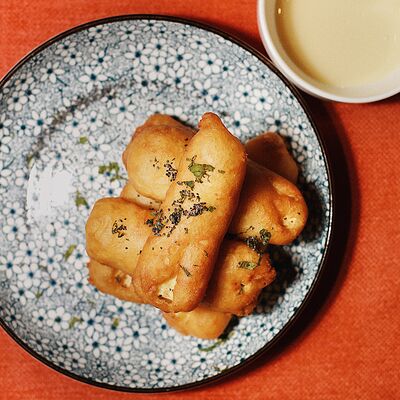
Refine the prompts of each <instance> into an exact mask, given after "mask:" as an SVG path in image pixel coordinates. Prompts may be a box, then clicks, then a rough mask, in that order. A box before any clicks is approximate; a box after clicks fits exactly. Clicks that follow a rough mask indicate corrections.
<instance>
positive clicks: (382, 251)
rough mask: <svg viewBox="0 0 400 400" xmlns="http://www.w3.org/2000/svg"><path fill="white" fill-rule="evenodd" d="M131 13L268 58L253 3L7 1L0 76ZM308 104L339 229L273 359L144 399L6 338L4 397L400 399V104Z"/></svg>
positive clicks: (1, 7) (2, 6) (0, 389)
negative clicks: (196, 30) (207, 29)
mask: <svg viewBox="0 0 400 400" xmlns="http://www.w3.org/2000/svg"><path fill="white" fill-rule="evenodd" d="M125 13H158V14H169V15H177V16H180V17H187V18H192V19H195V20H199V21H202V22H207V23H210V24H212V25H214V26H217V27H219V28H222V29H224V30H226V31H228V32H229V33H232V34H235V35H236V36H238V37H240V38H242V39H244V40H246V41H247V42H248V43H250V44H252V45H253V46H255V47H256V48H257V49H259V50H262V45H261V41H260V39H259V36H258V32H257V23H256V0H245V1H243V0H229V1H221V0H207V1H204V0H202V1H201V0H179V1H168V0H159V1H155V0H154V1H149V0H119V1H111V0H96V1H90V0H68V1H67V0H65V1H61V0H59V1H48V0H34V1H32V0H29V1H28V0H2V1H0V75H1V76H2V75H4V74H5V73H6V72H7V70H8V69H10V68H11V67H12V66H13V64H14V63H16V62H17V61H18V60H19V59H20V58H21V57H22V56H23V55H24V54H26V53H27V52H28V51H30V50H31V49H32V48H33V47H35V46H37V45H38V44H40V43H41V42H43V41H45V40H46V39H48V38H49V37H51V36H53V35H55V34H57V33H59V32H61V31H64V30H65V29H67V28H70V27H72V26H74V25H77V24H79V23H83V22H86V21H89V20H93V19H97V18H102V17H106V16H111V15H118V14H125ZM305 98H306V102H307V103H308V104H309V106H310V108H311V111H312V113H313V115H314V117H315V120H316V123H317V125H318V127H319V129H320V130H321V132H322V135H323V136H324V138H325V139H326V141H327V143H328V152H329V155H330V157H331V159H332V165H333V168H334V170H335V171H336V173H335V175H336V178H337V187H338V206H339V210H338V211H339V213H338V214H339V215H337V218H338V219H337V225H336V227H337V231H336V236H335V239H334V242H333V252H332V254H331V256H330V258H329V263H328V268H327V272H326V273H325V274H324V276H323V278H324V281H323V282H322V284H321V287H320V288H319V290H318V292H317V295H316V297H315V298H313V301H312V302H311V304H310V306H309V307H308V308H307V310H306V313H305V314H304V315H303V316H302V318H301V319H300V320H299V321H298V323H297V324H296V326H295V327H294V329H292V330H291V331H290V332H289V335H288V336H287V337H286V339H285V340H284V341H282V342H281V343H280V345H279V346H278V347H277V348H275V349H274V351H273V352H272V353H270V354H269V355H268V356H264V357H262V358H261V359H260V360H258V361H257V362H256V363H255V364H254V365H252V366H250V367H248V368H246V369H245V370H244V371H242V372H240V373H238V374H236V375H234V376H232V377H230V378H227V379H224V380H223V381H221V382H219V383H216V384H213V385H211V386H207V387H204V388H201V389H197V390H192V391H187V392H181V393H172V394H165V395H146V396H145V395H140V394H124V393H116V392H111V391H108V390H103V389H99V388H95V387H91V386H88V385H85V384H82V383H79V382H76V381H73V380H71V379H69V378H67V377H65V376H63V375H60V374H58V373H56V372H54V371H53V370H50V369H49V368H47V367H45V366H44V365H42V364H41V363H39V362H38V361H36V360H34V359H33V358H32V357H31V356H29V355H28V354H27V353H25V352H24V351H23V350H22V349H21V348H19V347H18V345H17V344H16V343H14V342H13V340H11V339H10V338H9V337H8V336H7V335H6V334H5V333H4V332H3V331H0V399H7V400H14V399H24V400H26V399H29V400H32V399H40V400H50V399H60V398H62V399H68V400H78V399H79V400H81V399H97V400H103V399H126V398H146V399H153V398H154V399H155V398H161V397H162V398H163V399H172V398H182V399H192V398H196V399H245V398H250V399H279V400H282V399H302V400H304V399H395V398H399V393H400V367H399V363H400V346H399V345H398V335H399V334H398V332H399V328H400V306H399V303H400V273H399V266H398V264H399V259H400V246H399V242H400V222H399V221H400V209H399V199H400V178H399V176H400V163H399V155H398V152H399V151H400V105H399V100H400V96H396V97H394V98H392V99H389V100H386V101H383V102H379V103H376V104H370V105H350V104H335V103H328V102H322V101H320V100H316V99H312V98H310V97H308V96H306V97H305ZM347 177H348V178H347ZM350 197H351V204H352V209H351V214H349V212H348V209H349V205H350Z"/></svg>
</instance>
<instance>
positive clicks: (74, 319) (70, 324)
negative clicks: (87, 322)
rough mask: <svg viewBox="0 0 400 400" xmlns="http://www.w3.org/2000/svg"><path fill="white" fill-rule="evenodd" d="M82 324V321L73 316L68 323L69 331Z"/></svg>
mask: <svg viewBox="0 0 400 400" xmlns="http://www.w3.org/2000/svg"><path fill="white" fill-rule="evenodd" d="M80 322H82V319H81V318H79V317H76V316H73V317H72V318H71V319H70V320H69V321H68V329H72V328H74V327H75V325H76V324H78V323H80Z"/></svg>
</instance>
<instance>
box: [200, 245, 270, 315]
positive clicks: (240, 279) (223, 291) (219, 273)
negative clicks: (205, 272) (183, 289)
mask: <svg viewBox="0 0 400 400" xmlns="http://www.w3.org/2000/svg"><path fill="white" fill-rule="evenodd" d="M275 276H276V272H275V269H274V268H272V266H271V264H270V263H269V257H268V255H267V254H264V255H262V256H259V255H258V254H257V253H256V252H255V251H252V250H250V249H249V247H248V246H246V245H245V244H244V243H241V242H238V241H234V240H225V241H224V242H223V243H222V245H221V248H220V252H219V257H218V261H217V264H216V266H215V268H214V272H213V275H212V277H211V279H210V282H209V285H208V288H207V292H206V295H205V296H204V298H203V301H202V304H203V305H205V306H207V307H209V308H211V309H213V310H218V311H224V312H230V313H232V314H234V315H238V316H243V315H248V314H250V313H251V312H252V311H253V309H254V307H255V306H256V305H257V300H258V296H259V294H260V292H261V290H262V289H263V288H264V287H266V286H268V285H269V284H270V283H271V282H273V280H274V279H275Z"/></svg>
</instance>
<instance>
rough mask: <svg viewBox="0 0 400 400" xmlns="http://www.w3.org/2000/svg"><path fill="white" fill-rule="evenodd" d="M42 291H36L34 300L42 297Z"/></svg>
mask: <svg viewBox="0 0 400 400" xmlns="http://www.w3.org/2000/svg"><path fill="white" fill-rule="evenodd" d="M43 293H44V292H43V290H37V291H36V292H35V298H36V300H39V299H40V298H41V297H42V296H43Z"/></svg>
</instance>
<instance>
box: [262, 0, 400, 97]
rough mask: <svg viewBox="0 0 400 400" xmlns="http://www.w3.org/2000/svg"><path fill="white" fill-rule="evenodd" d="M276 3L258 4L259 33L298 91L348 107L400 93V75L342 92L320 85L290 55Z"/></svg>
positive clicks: (274, 0)
mask: <svg viewBox="0 0 400 400" xmlns="http://www.w3.org/2000/svg"><path fill="white" fill-rule="evenodd" d="M275 9H276V0H258V4H257V20H258V29H259V32H260V35H261V39H262V41H263V44H264V47H265V49H266V51H267V53H268V55H269V57H270V58H271V60H272V61H273V62H274V64H275V65H276V66H277V68H278V69H279V70H280V71H281V72H282V73H283V74H284V75H285V76H286V77H287V78H288V79H289V80H290V81H291V82H292V83H294V84H295V85H296V86H297V87H299V88H300V89H302V90H304V91H305V92H307V93H309V94H311V95H313V96H316V97H319V98H322V99H326V100H334V101H340V102H345V103H369V102H372V101H377V100H382V99H385V98H387V97H390V96H393V95H395V94H397V93H400V73H397V74H392V75H391V76H389V77H386V78H384V79H382V80H381V81H379V82H376V83H372V84H368V85H362V86H354V87H350V88H340V87H336V86H331V85H327V84H324V83H322V82H319V81H317V80H315V79H313V78H311V77H310V76H308V75H307V74H305V73H304V72H303V71H302V70H301V69H300V68H299V67H298V66H297V65H296V64H295V63H294V62H293V61H292V60H291V59H290V57H289V56H288V55H287V53H286V51H285V49H284V47H283V46H282V44H281V42H280V39H279V36H278V32H277V28H276V16H275V12H276V11H275Z"/></svg>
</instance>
